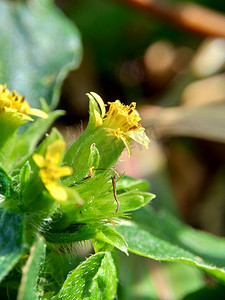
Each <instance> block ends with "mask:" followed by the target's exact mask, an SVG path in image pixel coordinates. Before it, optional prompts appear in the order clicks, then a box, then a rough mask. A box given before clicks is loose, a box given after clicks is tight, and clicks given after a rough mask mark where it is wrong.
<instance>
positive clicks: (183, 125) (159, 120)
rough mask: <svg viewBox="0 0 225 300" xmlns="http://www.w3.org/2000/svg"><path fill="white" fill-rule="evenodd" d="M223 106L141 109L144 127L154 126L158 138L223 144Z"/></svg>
mask: <svg viewBox="0 0 225 300" xmlns="http://www.w3.org/2000/svg"><path fill="white" fill-rule="evenodd" d="M224 110H225V105H224V103H222V104H217V105H208V106H201V107H173V108H162V107H151V106H145V107H144V108H143V109H142V114H141V115H142V121H143V122H142V123H143V125H144V127H145V128H146V129H147V130H148V128H152V127H153V126H154V128H155V130H156V132H157V135H158V136H159V137H164V136H188V137H195V138H201V139H205V140H209V141H215V142H220V143H225V118H224Z"/></svg>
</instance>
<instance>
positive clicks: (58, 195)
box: [46, 183, 67, 201]
mask: <svg viewBox="0 0 225 300" xmlns="http://www.w3.org/2000/svg"><path fill="white" fill-rule="evenodd" d="M46 189H47V190H48V191H49V193H50V194H51V196H52V197H53V198H54V199H56V200H58V201H66V200H67V193H66V191H65V189H64V188H63V187H62V186H59V185H57V184H56V183H51V184H48V185H46Z"/></svg>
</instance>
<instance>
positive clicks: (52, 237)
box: [39, 223, 98, 244]
mask: <svg viewBox="0 0 225 300" xmlns="http://www.w3.org/2000/svg"><path fill="white" fill-rule="evenodd" d="M51 226H52V227H53V226H54V223H53V224H51ZM49 227H50V226H48V224H46V227H45V226H44V227H42V228H40V229H39V231H40V233H41V234H42V235H43V237H44V238H45V240H46V241H47V242H50V243H54V244H71V243H73V242H80V241H84V240H88V239H92V238H94V237H95V236H96V234H97V227H98V225H91V224H90V225H89V224H74V225H71V226H70V227H69V228H68V229H66V230H63V231H59V230H58V231H56V230H52V229H49Z"/></svg>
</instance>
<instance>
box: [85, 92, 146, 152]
mask: <svg viewBox="0 0 225 300" xmlns="http://www.w3.org/2000/svg"><path fill="white" fill-rule="evenodd" d="M90 95H91V96H92V97H93V98H94V99H95V101H96V102H97V103H98V106H99V108H100V112H99V111H97V110H94V116H95V125H96V127H98V126H102V127H104V128H107V130H108V131H109V132H110V133H112V134H113V135H114V136H116V137H117V138H118V139H121V140H122V141H123V143H124V144H125V146H126V148H127V150H128V153H129V156H130V155H131V148H130V144H129V140H130V139H132V140H134V141H136V142H137V143H139V144H141V145H143V146H145V147H146V148H147V149H148V144H149V143H150V140H149V138H148V137H147V135H146V133H145V129H144V128H143V127H142V126H141V125H140V124H139V123H138V122H139V121H140V120H141V118H140V116H139V114H138V112H137V110H136V103H135V102H132V103H131V104H130V105H124V104H122V103H121V102H120V101H119V100H116V101H115V102H108V110H107V111H106V108H105V107H107V105H105V104H104V102H103V100H102V98H101V97H100V96H99V95H98V94H96V93H94V92H91V93H90Z"/></svg>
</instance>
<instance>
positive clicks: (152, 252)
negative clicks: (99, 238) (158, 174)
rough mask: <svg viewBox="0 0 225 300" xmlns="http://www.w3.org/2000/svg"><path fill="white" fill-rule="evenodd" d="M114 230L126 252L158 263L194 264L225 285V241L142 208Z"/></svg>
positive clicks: (169, 216) (173, 218)
mask: <svg viewBox="0 0 225 300" xmlns="http://www.w3.org/2000/svg"><path fill="white" fill-rule="evenodd" d="M116 229H117V230H118V232H119V233H121V234H122V235H123V237H124V238H125V240H126V241H127V243H128V250H129V251H131V252H133V253H136V254H138V255H141V256H146V257H149V258H152V259H155V260H160V261H171V262H184V263H188V264H191V265H194V266H196V267H198V268H200V269H202V270H204V271H206V272H207V273H209V274H211V275H213V276H215V277H217V278H218V279H220V280H222V281H224V282H225V269H224V266H225V257H224V253H225V239H224V238H219V237H215V236H213V235H211V234H208V233H205V232H200V231H197V230H194V229H192V228H190V227H188V226H186V225H184V224H182V223H181V222H180V221H178V220H177V219H176V218H175V217H173V216H171V215H169V214H168V213H162V214H157V213H156V212H155V211H153V210H150V209H147V208H145V209H142V210H141V211H139V212H136V213H135V215H134V221H124V223H122V224H121V225H117V226H116Z"/></svg>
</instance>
